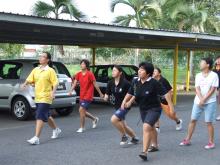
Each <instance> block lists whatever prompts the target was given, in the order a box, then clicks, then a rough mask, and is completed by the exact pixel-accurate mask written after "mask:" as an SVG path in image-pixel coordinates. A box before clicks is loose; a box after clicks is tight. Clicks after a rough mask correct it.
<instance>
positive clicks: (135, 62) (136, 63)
mask: <svg viewBox="0 0 220 165" xmlns="http://www.w3.org/2000/svg"><path fill="white" fill-rule="evenodd" d="M138 56H139V49H136V53H135V57H134V64H135V65H136V66H138Z"/></svg>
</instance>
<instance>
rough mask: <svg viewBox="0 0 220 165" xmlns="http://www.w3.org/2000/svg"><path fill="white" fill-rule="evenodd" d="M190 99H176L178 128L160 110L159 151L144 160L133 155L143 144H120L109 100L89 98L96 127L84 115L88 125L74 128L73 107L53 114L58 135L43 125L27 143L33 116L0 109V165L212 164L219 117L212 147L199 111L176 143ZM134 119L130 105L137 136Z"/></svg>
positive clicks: (218, 136) (216, 152)
mask: <svg viewBox="0 0 220 165" xmlns="http://www.w3.org/2000/svg"><path fill="white" fill-rule="evenodd" d="M192 103H193V97H192V96H187V97H183V96H182V97H181V98H179V99H178V105H177V106H176V111H177V113H178V115H179V116H181V118H182V119H183V121H184V124H183V126H184V129H183V130H182V131H180V132H177V131H175V123H174V122H173V121H171V120H169V119H168V118H167V117H165V116H164V115H162V117H161V133H160V134H159V145H160V151H159V152H156V153H151V154H149V161H148V162H143V161H141V160H140V159H139V157H138V154H139V153H140V152H141V150H142V144H139V145H133V146H130V147H128V148H121V147H120V146H119V142H120V137H119V134H118V132H117V131H116V130H115V129H114V128H113V126H112V125H111V123H110V117H111V115H112V113H113V108H112V107H110V106H109V105H105V104H92V106H91V108H90V111H91V112H92V113H94V114H96V115H97V116H98V117H99V118H100V123H99V125H98V128H97V129H91V121H89V120H87V125H86V127H87V131H86V132H85V133H82V134H77V133H76V130H77V128H78V126H79V116H78V112H77V107H76V109H75V112H74V113H73V114H71V116H68V117H56V118H55V119H56V122H57V124H58V125H59V127H60V128H61V129H62V135H61V137H60V138H59V139H56V140H51V139H50V136H51V130H50V128H49V127H48V126H46V127H45V128H44V130H43V132H42V136H41V139H40V140H41V144H40V145H38V146H31V145H29V144H27V143H26V140H27V139H28V138H31V137H32V136H33V133H34V127H35V123H34V120H29V121H25V122H21V121H16V120H15V119H13V118H12V117H11V116H10V115H9V114H8V112H6V111H0V165H103V164H107V165H118V164H120V165H124V164H126V165H138V164H145V163H146V164H151V165H161V164H163V165H198V164H199V165H217V164H219V162H220V156H219V154H220V122H216V123H215V128H216V133H215V141H216V148H215V149H213V150H209V151H207V150H205V149H204V145H206V143H207V141H208V140H207V129H206V125H205V123H204V122H203V120H204V116H202V117H201V120H200V121H199V122H198V126H197V128H196V131H195V134H194V136H193V140H192V145H191V146H190V147H180V146H178V144H179V142H180V141H181V140H182V139H183V138H184V136H185V135H186V128H187V125H188V122H189V119H190V114H191V107H192ZM139 119H140V117H139V113H138V108H137V107H134V108H132V111H130V112H129V114H128V116H127V122H128V124H129V125H130V126H131V127H132V128H133V129H134V130H135V131H136V132H137V135H138V136H139V137H140V138H141V137H142V124H141V123H140V124H139V125H137V123H138V121H139Z"/></svg>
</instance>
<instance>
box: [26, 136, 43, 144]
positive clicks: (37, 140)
mask: <svg viewBox="0 0 220 165" xmlns="http://www.w3.org/2000/svg"><path fill="white" fill-rule="evenodd" d="M27 142H28V143H30V144H31V145H38V144H40V139H39V138H38V137H37V136H34V137H32V138H31V139H29V140H27Z"/></svg>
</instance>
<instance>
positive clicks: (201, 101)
mask: <svg viewBox="0 0 220 165" xmlns="http://www.w3.org/2000/svg"><path fill="white" fill-rule="evenodd" d="M215 90H216V87H211V88H210V89H209V91H208V93H207V94H206V95H205V96H204V97H203V98H202V100H200V104H202V105H203V104H204V103H205V102H206V101H207V100H208V99H209V97H210V96H212V94H213V93H214V92H215Z"/></svg>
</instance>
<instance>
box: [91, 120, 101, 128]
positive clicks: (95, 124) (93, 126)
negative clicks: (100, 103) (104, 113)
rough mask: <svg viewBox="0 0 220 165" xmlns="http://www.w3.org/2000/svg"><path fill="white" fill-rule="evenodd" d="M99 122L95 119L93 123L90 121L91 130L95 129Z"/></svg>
mask: <svg viewBox="0 0 220 165" xmlns="http://www.w3.org/2000/svg"><path fill="white" fill-rule="evenodd" d="M98 122H99V118H98V117H96V118H95V120H94V121H92V128H96V127H97V125H98Z"/></svg>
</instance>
